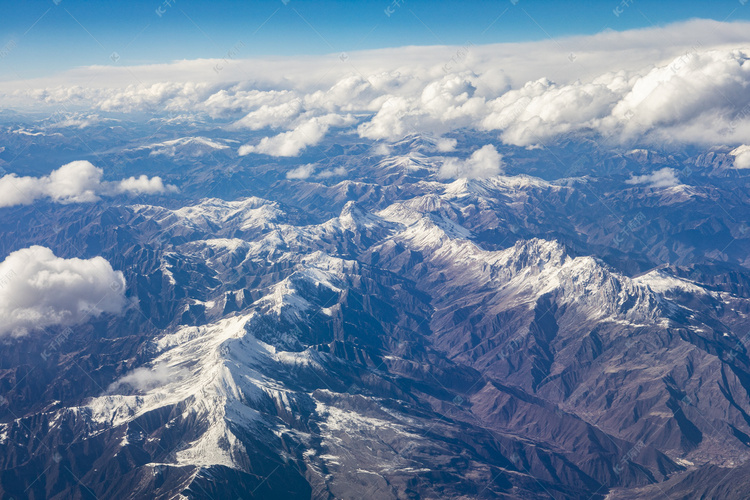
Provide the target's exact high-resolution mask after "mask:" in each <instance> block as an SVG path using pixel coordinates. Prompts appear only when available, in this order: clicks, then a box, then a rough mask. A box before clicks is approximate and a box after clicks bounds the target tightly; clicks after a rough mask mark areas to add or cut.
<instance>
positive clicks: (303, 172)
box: [286, 163, 315, 179]
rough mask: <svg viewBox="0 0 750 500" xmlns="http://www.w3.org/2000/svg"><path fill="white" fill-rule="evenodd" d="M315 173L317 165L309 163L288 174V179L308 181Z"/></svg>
mask: <svg viewBox="0 0 750 500" xmlns="http://www.w3.org/2000/svg"><path fill="white" fill-rule="evenodd" d="M313 173H315V165H313V164H312V163H308V164H307V165H300V166H299V167H297V168H295V169H293V170H290V171H289V172H287V173H286V178H287V179H307V178H309V177H310V176H311V175H312V174H313Z"/></svg>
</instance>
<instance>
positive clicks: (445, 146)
mask: <svg viewBox="0 0 750 500" xmlns="http://www.w3.org/2000/svg"><path fill="white" fill-rule="evenodd" d="M457 145H458V140H456V139H451V138H449V137H441V138H440V139H438V140H437V143H436V144H435V148H436V149H437V150H438V151H440V152H441V153H449V152H451V151H455V150H456V146H457Z"/></svg>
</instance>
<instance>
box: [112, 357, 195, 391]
mask: <svg viewBox="0 0 750 500" xmlns="http://www.w3.org/2000/svg"><path fill="white" fill-rule="evenodd" d="M189 375H190V374H189V372H188V371H187V370H185V369H183V368H179V367H169V366H167V365H164V364H159V365H156V366H154V367H153V368H146V367H140V368H136V369H135V370H133V371H132V372H130V373H128V374H127V375H125V376H124V377H122V378H121V379H119V380H117V381H116V382H113V383H112V384H110V386H109V387H108V388H107V393H109V394H111V393H113V392H117V391H118V390H122V389H124V388H132V389H135V390H136V391H139V392H148V391H150V390H151V389H155V388H157V387H161V386H163V385H164V384H166V383H167V382H169V381H175V380H180V379H183V378H186V377H187V376H189Z"/></svg>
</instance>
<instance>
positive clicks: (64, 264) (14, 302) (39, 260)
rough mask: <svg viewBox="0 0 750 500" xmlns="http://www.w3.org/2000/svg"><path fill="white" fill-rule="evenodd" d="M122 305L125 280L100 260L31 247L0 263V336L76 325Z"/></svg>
mask: <svg viewBox="0 0 750 500" xmlns="http://www.w3.org/2000/svg"><path fill="white" fill-rule="evenodd" d="M125 305H126V299H125V278H124V277H123V274H122V272H120V271H115V270H113V269H112V266H111V265H110V264H109V262H107V261H106V260H105V259H104V258H102V257H94V258H92V259H63V258H60V257H56V256H55V255H54V254H53V253H52V250H50V249H49V248H45V247H41V246H32V247H30V248H25V249H22V250H18V251H16V252H13V253H11V254H10V255H8V257H7V258H6V259H5V260H4V261H3V262H0V336H3V335H9V334H12V335H23V334H26V333H28V332H29V331H31V330H34V329H37V328H44V327H48V326H53V325H62V326H72V325H77V324H81V323H84V322H85V321H87V320H88V319H90V318H92V317H98V316H100V315H102V314H104V313H112V314H117V313H119V312H121V311H122V310H123V308H124V307H125Z"/></svg>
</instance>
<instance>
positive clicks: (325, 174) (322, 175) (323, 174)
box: [315, 167, 346, 179]
mask: <svg viewBox="0 0 750 500" xmlns="http://www.w3.org/2000/svg"><path fill="white" fill-rule="evenodd" d="M345 175H346V167H336V168H329V169H326V170H321V171H320V172H318V174H317V175H316V176H315V177H317V178H318V179H330V178H331V177H343V176H345Z"/></svg>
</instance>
